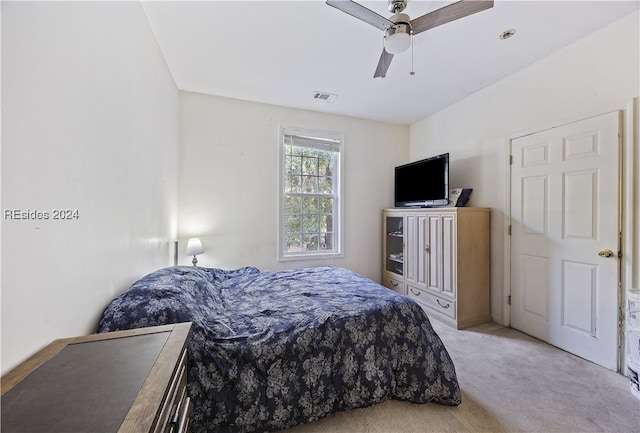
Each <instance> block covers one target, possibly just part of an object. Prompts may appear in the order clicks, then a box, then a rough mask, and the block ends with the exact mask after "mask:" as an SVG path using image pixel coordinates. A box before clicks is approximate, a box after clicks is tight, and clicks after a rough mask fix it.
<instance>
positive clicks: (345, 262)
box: [178, 92, 409, 281]
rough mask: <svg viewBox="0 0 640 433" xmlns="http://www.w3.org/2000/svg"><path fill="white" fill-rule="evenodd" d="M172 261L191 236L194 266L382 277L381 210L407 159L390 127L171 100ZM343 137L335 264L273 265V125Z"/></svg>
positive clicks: (186, 96) (214, 100)
mask: <svg viewBox="0 0 640 433" xmlns="http://www.w3.org/2000/svg"><path fill="white" fill-rule="evenodd" d="M179 111H180V157H179V159H180V168H179V173H180V175H179V178H180V179H179V190H178V191H179V192H178V197H179V217H178V220H179V237H180V239H181V246H180V255H181V258H180V263H181V264H190V260H191V258H189V257H185V256H184V247H185V246H186V240H187V239H188V238H189V237H195V236H197V237H200V239H201V240H202V243H203V245H204V248H205V250H206V252H205V254H203V255H201V256H199V257H198V259H199V264H200V265H202V266H209V267H219V268H227V269H230V268H236V267H240V266H249V265H251V266H257V267H259V268H260V269H262V270H276V269H285V268H298V267H303V266H320V265H334V266H341V267H346V268H349V269H352V270H354V271H356V272H359V273H361V274H363V275H365V276H367V277H369V278H371V279H373V280H375V281H380V280H381V272H382V271H381V264H382V257H381V248H382V212H381V211H382V209H383V208H385V207H390V206H393V167H394V166H395V165H398V164H400V163H404V162H406V161H407V158H408V143H409V131H408V128H407V127H406V126H397V125H389V124H383V123H379V122H373V121H369V120H362V119H356V118H350V117H342V116H333V115H327V114H321V113H317V112H310V111H302V110H296V109H291V108H284V107H278V106H273V105H266V104H259V103H253V102H246V101H239V100H234V99H226V98H221V97H215V96H207V95H202V94H196V93H187V92H181V93H180V110H179ZM281 125H282V126H288V127H295V128H303V129H313V130H325V131H335V132H340V133H343V134H344V153H343V155H344V203H345V206H344V217H345V219H344V257H343V258H339V259H331V260H312V261H294V262H290V261H287V262H278V260H277V227H278V219H277V218H278V167H279V163H278V143H279V127H280V126H281Z"/></svg>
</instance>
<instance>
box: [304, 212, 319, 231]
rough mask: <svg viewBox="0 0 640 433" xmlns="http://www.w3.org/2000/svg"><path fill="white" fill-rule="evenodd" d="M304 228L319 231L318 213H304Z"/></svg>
mask: <svg viewBox="0 0 640 433" xmlns="http://www.w3.org/2000/svg"><path fill="white" fill-rule="evenodd" d="M302 230H304V231H305V232H317V231H318V215H316V214H312V215H304V216H303V217H302Z"/></svg>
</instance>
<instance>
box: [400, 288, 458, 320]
mask: <svg viewBox="0 0 640 433" xmlns="http://www.w3.org/2000/svg"><path fill="white" fill-rule="evenodd" d="M407 295H408V296H409V297H410V298H413V299H415V300H416V301H418V302H420V303H421V304H422V305H424V306H426V307H429V308H431V309H433V310H436V311H438V312H439V313H441V314H444V315H445V316H448V317H451V318H452V319H455V318H456V301H450V300H448V299H444V298H440V297H439V296H435V295H432V294H431V293H428V292H425V291H424V290H421V289H417V288H415V287H411V286H408V292H407Z"/></svg>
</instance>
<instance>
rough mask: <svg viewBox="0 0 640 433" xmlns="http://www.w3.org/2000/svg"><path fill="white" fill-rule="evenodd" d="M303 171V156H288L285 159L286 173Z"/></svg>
mask: <svg viewBox="0 0 640 433" xmlns="http://www.w3.org/2000/svg"><path fill="white" fill-rule="evenodd" d="M301 172H302V158H300V157H297V156H287V157H286V159H285V173H286V174H300V173H301Z"/></svg>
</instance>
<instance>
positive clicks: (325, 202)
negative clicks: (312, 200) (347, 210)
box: [318, 197, 333, 214]
mask: <svg viewBox="0 0 640 433" xmlns="http://www.w3.org/2000/svg"><path fill="white" fill-rule="evenodd" d="M318 204H319V211H320V213H325V214H332V213H333V197H327V198H324V197H323V198H319V199H318Z"/></svg>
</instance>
